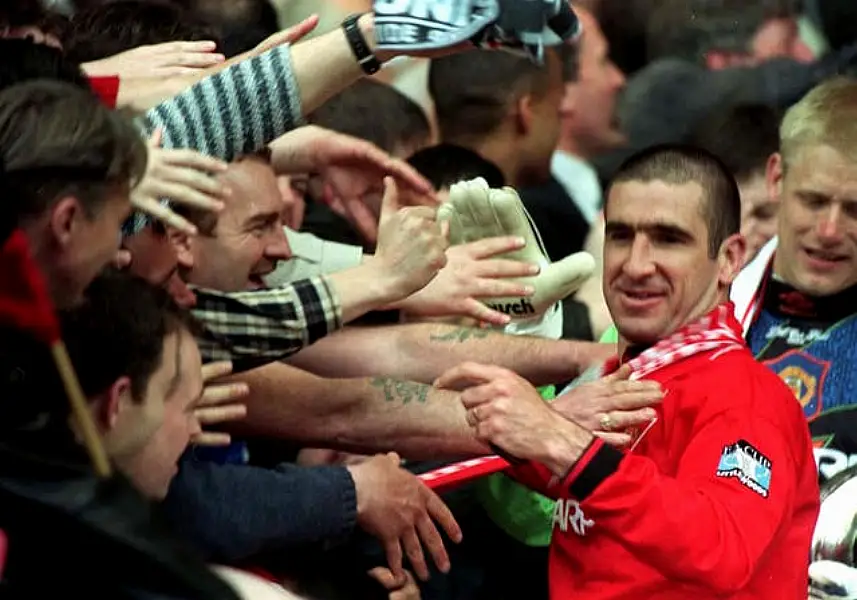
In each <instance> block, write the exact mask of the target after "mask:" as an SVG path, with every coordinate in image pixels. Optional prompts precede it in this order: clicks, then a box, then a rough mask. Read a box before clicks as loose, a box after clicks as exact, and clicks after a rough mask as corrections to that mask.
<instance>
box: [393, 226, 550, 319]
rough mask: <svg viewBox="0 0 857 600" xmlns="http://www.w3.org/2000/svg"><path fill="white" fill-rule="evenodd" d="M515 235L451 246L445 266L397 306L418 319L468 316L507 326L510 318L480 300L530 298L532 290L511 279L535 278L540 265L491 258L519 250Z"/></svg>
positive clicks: (520, 243)
mask: <svg viewBox="0 0 857 600" xmlns="http://www.w3.org/2000/svg"><path fill="white" fill-rule="evenodd" d="M523 244H524V242H523V240H521V239H520V238H518V237H515V236H506V237H495V238H488V239H484V240H479V241H476V242H471V243H469V244H461V245H459V246H452V247H450V248H448V249H447V251H446V266H445V267H444V268H442V269H441V270H440V272H439V273H438V274H437V277H435V278H434V279H432V280H431V281H430V282H429V283H428V285H426V286H425V287H424V288H423V289H421V290H420V291H418V292H417V293H415V294H413V295H412V296H410V297H408V298H406V299H405V300H403V301H402V302H400V303H399V304H397V305H396V307H397V308H399V309H400V310H402V311H404V312H405V313H408V314H410V315H414V316H417V317H470V318H473V319H476V320H478V321H483V322H486V323H491V324H492V325H506V324H507V323H509V321H511V317H509V316H508V315H506V314H503V313H501V312H499V311H496V310H493V309H491V308H489V307H488V305H487V304H483V303H482V302H480V301H479V299H485V298H498V297H508V296H520V297H522V298H525V297H528V296H531V295H532V294H533V293H534V291H535V290H534V289H533V288H532V287H531V286H528V285H526V284H524V283H521V282H520V281H512V280H511V279H512V278H520V277H527V276H531V275H534V274H536V273H538V272H539V266H538V265H536V264H532V263H527V262H523V261H518V260H509V259H500V258H493V257H495V256H497V255H498V254H505V253H507V252H510V251H512V250H516V249H518V248H520V247H521V246H522V245H523Z"/></svg>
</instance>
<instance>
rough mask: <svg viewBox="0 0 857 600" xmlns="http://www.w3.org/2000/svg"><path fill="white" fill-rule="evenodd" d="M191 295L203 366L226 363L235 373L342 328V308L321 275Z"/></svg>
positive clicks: (289, 353) (283, 354)
mask: <svg viewBox="0 0 857 600" xmlns="http://www.w3.org/2000/svg"><path fill="white" fill-rule="evenodd" d="M193 291H194V293H195V294H196V306H194V308H193V315H194V317H196V319H197V320H198V321H199V322H200V323H201V324H202V326H203V331H202V332H201V333H200V334H199V335H198V336H197V342H198V343H199V351H200V353H201V354H202V360H203V362H211V361H216V360H231V361H232V362H233V365H234V369H233V371H235V372H237V371H243V370H247V369H250V368H255V367H258V366H262V365H264V364H267V363H270V362H274V361H278V360H282V359H283V358H286V357H287V356H290V355H292V354H294V353H296V352H298V351H299V350H301V349H302V348H305V347H306V346H309V345H310V344H312V343H313V342H315V341H316V340H318V339H320V338H322V337H324V336H326V335H328V334H329V333H331V332H333V331H336V330H337V329H339V328H341V327H342V307H341V306H340V304H339V299H338V298H337V297H336V295H335V294H334V293H333V290H332V289H331V288H330V286H329V285H328V283H327V280H326V279H325V278H324V277H323V276H322V277H313V278H312V279H303V280H301V281H296V282H294V283H292V284H290V285H288V286H286V287H282V288H276V289H270V290H255V291H248V292H236V293H224V292H217V291H214V290H209V289H201V288H193Z"/></svg>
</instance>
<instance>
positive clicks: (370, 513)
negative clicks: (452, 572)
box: [347, 453, 461, 585]
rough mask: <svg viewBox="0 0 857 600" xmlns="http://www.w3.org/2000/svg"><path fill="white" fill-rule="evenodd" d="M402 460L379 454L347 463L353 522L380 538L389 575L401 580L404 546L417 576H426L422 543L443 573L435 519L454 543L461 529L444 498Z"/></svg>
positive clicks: (445, 567)
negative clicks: (352, 493)
mask: <svg viewBox="0 0 857 600" xmlns="http://www.w3.org/2000/svg"><path fill="white" fill-rule="evenodd" d="M400 462H401V461H400V459H399V457H398V456H397V455H396V454H395V453H390V454H381V455H378V456H375V457H374V458H372V459H371V460H368V461H366V462H364V463H361V464H359V465H355V466H351V467H347V468H348V470H349V472H350V473H351V477H352V478H353V479H354V487H355V488H356V490H357V523H358V525H360V527H361V528H362V529H363V530H365V531H366V532H367V533H369V534H370V535H373V536H375V537H376V538H378V539H379V540H380V541H381V543H382V544H383V546H384V551H385V553H386V555H387V563H388V566H389V567H390V571H391V573H392V576H393V580H394V581H395V582H396V584H397V585H404V584H405V583H406V581H407V575H406V574H405V570H404V569H403V567H402V551H403V550H404V552H405V554H407V557H408V560H409V561H410V563H411V566H412V567H413V569H414V572H415V573H416V574H417V577H419V578H420V579H422V580H427V579H428V578H429V570H428V566H427V565H426V560H425V555H424V553H423V545H425V548H426V549H427V550H428V552H429V554H431V556H432V558H433V559H434V563H435V565H437V568H438V569H440V570H441V572H443V573H446V572H448V571H449V567H450V564H449V555H448V554H447V552H446V548H444V545H443V539H442V538H441V536H440V533H439V532H438V530H437V526H436V525H435V522H436V523H437V524H438V525H440V526H441V528H442V529H443V530H444V531H445V532H446V534H447V535H448V536H449V537H450V539H452V541H454V542H459V541H461V529H460V528H459V526H458V523H456V521H455V517H453V516H452V513H451V512H450V511H449V508H447V506H446V505H445V504H444V503H443V500H441V499H440V498H439V497H438V495H437V494H435V493H434V492H433V491H431V490H430V489H429V488H428V487H427V486H426V485H425V484H424V483H423V482H422V481H420V480H419V479H418V478H417V477H416V476H415V475H413V474H412V473H409V472H408V471H405V470H404V469H402V468H401V466H400Z"/></svg>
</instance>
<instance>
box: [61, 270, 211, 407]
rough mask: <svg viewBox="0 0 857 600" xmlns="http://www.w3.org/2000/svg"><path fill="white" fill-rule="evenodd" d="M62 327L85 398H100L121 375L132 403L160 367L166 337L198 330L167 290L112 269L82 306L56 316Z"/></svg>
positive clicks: (89, 291) (93, 285) (99, 279)
mask: <svg viewBox="0 0 857 600" xmlns="http://www.w3.org/2000/svg"><path fill="white" fill-rule="evenodd" d="M60 323H61V325H62V334H63V339H64V340H65V344H66V346H67V348H68V351H69V356H70V357H71V362H72V364H73V365H74V368H75V371H76V372H77V376H78V378H79V380H80V385H81V388H82V389H83V392H84V394H85V395H86V396H87V397H92V396H95V395H96V394H100V393H102V392H104V391H105V390H106V389H107V388H109V387H110V386H111V385H112V384H113V382H115V381H116V380H117V379H119V378H120V377H123V376H124V377H128V378H129V379H130V380H131V394H132V396H133V397H134V399H135V400H142V399H143V398H144V396H145V394H146V388H147V386H148V384H149V379H150V378H151V377H152V374H153V373H154V372H155V371H156V370H157V368H158V365H159V364H160V363H161V359H162V358H163V349H164V339H165V338H166V337H167V336H168V335H170V334H172V333H176V332H178V331H181V330H187V331H188V332H190V333H194V330H195V328H196V325H195V324H194V321H193V318H192V317H191V316H190V313H188V312H187V311H186V310H184V309H182V308H179V306H178V305H177V304H176V303H175V302H174V301H173V299H172V298H171V297H170V294H169V293H168V292H167V291H166V290H165V289H162V288H159V287H156V286H153V285H150V284H149V283H147V282H146V281H145V280H143V279H140V278H138V277H135V276H133V275H131V274H129V273H127V272H119V271H112V270H111V271H109V272H105V273H104V274H102V275H100V276H99V277H97V278H96V279H95V280H94V281H93V282H92V283H91V284H90V286H89V288H88V289H87V291H86V296H85V299H84V302H83V304H81V305H79V306H76V307H75V308H73V309H70V310H67V311H63V312H61V313H60Z"/></svg>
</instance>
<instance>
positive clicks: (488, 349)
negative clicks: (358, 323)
mask: <svg viewBox="0 0 857 600" xmlns="http://www.w3.org/2000/svg"><path fill="white" fill-rule="evenodd" d="M614 353H615V349H613V348H611V347H610V345H608V344H594V343H590V342H574V341H568V340H547V339H542V338H536V337H526V336H511V335H504V334H502V333H496V332H493V331H490V330H487V329H475V328H469V327H455V326H451V325H441V324H429V323H426V324H413V325H394V326H388V327H371V328H370V327H352V328H346V329H344V330H342V331H340V332H337V333H336V334H333V335H330V336H328V337H326V338H324V339H322V340H319V341H318V342H316V344H314V345H313V346H310V347H308V348H304V349H303V350H301V351H300V352H299V353H298V354H296V355H294V356H292V357H291V358H290V359H289V364H292V365H294V366H296V367H300V368H302V369H306V370H308V371H312V372H313V373H316V374H318V375H323V376H325V377H365V376H371V375H374V374H377V373H383V374H385V375H387V376H389V377H396V378H400V379H410V380H413V381H421V382H423V383H431V382H432V381H434V380H435V379H436V378H437V377H439V376H440V375H441V373H443V372H444V371H446V370H447V369H450V368H452V367H454V366H456V365H458V364H460V363H462V362H466V361H479V362H482V363H486V364H492V365H497V366H501V367H505V368H507V369H511V370H512V371H515V372H516V373H518V374H519V375H521V376H522V377H524V378H525V379H527V380H529V381H530V382H532V383H533V384H535V385H549V384H553V383H557V382H560V381H568V380H570V379H573V378H574V377H576V376H577V375H579V374H580V373H581V372H582V371H583V370H585V369H586V368H587V367H589V366H590V365H593V364H595V363H598V362H603V361H604V360H606V359H607V358H609V357H610V356H611V355H612V354H614Z"/></svg>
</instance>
